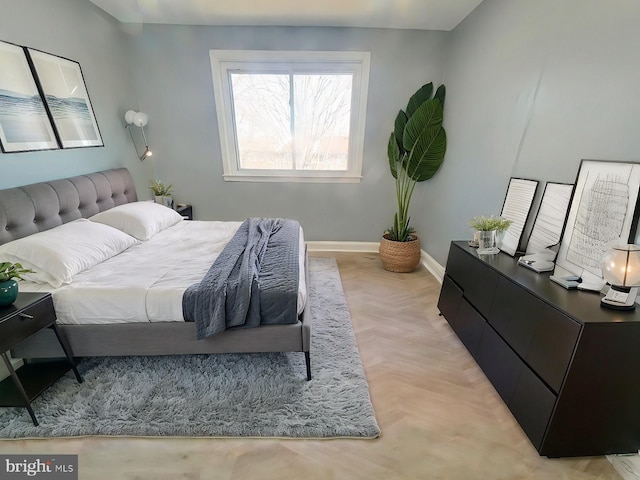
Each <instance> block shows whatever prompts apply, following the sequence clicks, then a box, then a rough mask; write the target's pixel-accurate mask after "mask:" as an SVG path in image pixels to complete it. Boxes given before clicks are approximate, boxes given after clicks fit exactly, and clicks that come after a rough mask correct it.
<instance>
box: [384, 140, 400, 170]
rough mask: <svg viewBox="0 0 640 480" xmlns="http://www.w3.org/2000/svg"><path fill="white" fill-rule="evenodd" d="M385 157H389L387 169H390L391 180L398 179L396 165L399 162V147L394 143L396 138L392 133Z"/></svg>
mask: <svg viewBox="0 0 640 480" xmlns="http://www.w3.org/2000/svg"><path fill="white" fill-rule="evenodd" d="M387 155H388V156H389V168H390V169H391V175H393V178H398V171H397V167H396V166H397V165H398V161H399V160H400V147H399V146H398V142H396V137H395V135H394V134H393V133H392V134H391V136H390V137H389V145H388V147H387Z"/></svg>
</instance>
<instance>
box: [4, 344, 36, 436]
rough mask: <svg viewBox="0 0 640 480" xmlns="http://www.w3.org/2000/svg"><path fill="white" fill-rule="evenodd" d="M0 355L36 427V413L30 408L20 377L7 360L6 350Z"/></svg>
mask: <svg viewBox="0 0 640 480" xmlns="http://www.w3.org/2000/svg"><path fill="white" fill-rule="evenodd" d="M0 355H2V360H3V361H4V366H5V367H7V370H9V375H11V379H12V380H13V383H14V385H15V386H16V388H17V389H18V392H20V395H21V396H22V398H23V399H24V403H25V407H27V411H28V412H29V415H30V416H31V420H33V424H34V425H35V426H36V427H37V426H38V419H37V418H36V414H35V412H34V411H33V408H31V402H30V401H29V396H28V395H27V392H25V391H24V387H23V386H22V382H21V381H20V378H18V374H17V373H16V371H15V370H14V369H13V365H11V361H10V360H9V357H7V354H6V352H2V353H1V354H0Z"/></svg>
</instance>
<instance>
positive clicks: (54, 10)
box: [0, 0, 640, 265]
mask: <svg viewBox="0 0 640 480" xmlns="http://www.w3.org/2000/svg"><path fill="white" fill-rule="evenodd" d="M639 24H640V4H638V3H637V2H636V1H634V0H617V1H616V2H614V3H611V2H604V1H602V0H563V1H562V2H557V1H555V0H537V1H535V2H534V1H531V0H484V2H483V3H482V4H481V5H480V6H479V7H478V8H477V9H476V10H475V11H474V12H473V13H472V14H471V15H470V16H469V17H468V18H467V19H466V20H465V21H464V22H463V23H462V24H460V25H459V26H458V27H457V28H456V29H455V30H454V31H453V32H449V33H444V32H420V31H401V30H375V29H343V28H336V29H330V28H285V27H282V28H278V27H264V28H260V27H244V28H238V27H186V26H185V27H183V26H165V25H152V26H144V27H143V26H139V25H138V26H134V27H127V28H124V27H122V26H120V25H119V24H118V23H117V22H116V21H115V20H113V19H112V18H111V17H109V16H108V15H106V14H104V13H102V12H101V11H100V10H99V9H97V8H96V7H94V6H93V5H92V4H91V3H90V2H88V1H87V0H56V1H55V2H52V1H45V0H3V8H2V15H1V16H0V39H2V40H6V41H10V42H14V43H18V44H22V45H27V46H31V47H34V48H38V49H41V50H44V51H47V52H51V53H54V54H57V55H61V56H65V57H68V58H71V59H73V60H76V61H78V62H80V64H81V66H82V69H83V73H84V76H85V79H86V83H87V88H88V90H89V94H90V96H91V100H92V102H93V106H94V110H95V113H96V116H97V119H98V122H99V125H100V129H101V132H102V136H103V138H104V141H105V147H104V148H86V149H75V150H60V151H53V152H39V153H19V154H0V168H1V171H2V174H1V175H0V188H1V187H7V186H13V185H18V184H23V183H29V182H35V181H39V180H43V179H49V178H56V177H65V176H69V175H74V174H78V173H85V172H90V171H95V170H100V169H104V168H111V167H116V166H126V167H128V168H129V169H131V171H132V173H133V174H134V178H135V179H136V184H137V187H138V191H139V193H140V195H141V197H143V198H144V197H145V196H146V195H149V192H148V190H147V189H146V187H147V185H148V183H149V181H150V180H151V179H152V178H154V177H158V178H161V179H162V180H164V181H167V182H170V183H173V184H174V185H175V196H176V199H177V200H178V201H180V202H185V203H187V202H189V203H192V204H193V205H194V208H195V212H196V218H200V219H223V220H227V219H240V218H244V217H246V216H253V215H260V216H261V215H269V216H286V217H292V218H297V219H299V220H300V221H301V222H302V223H303V225H304V227H305V229H306V231H307V237H308V239H310V240H357V241H376V240H377V239H378V238H379V236H380V234H381V232H382V230H384V228H385V227H387V226H389V224H390V223H391V219H392V216H393V212H394V208H395V205H394V185H393V181H392V180H391V176H390V174H389V172H388V166H387V159H386V141H387V138H388V133H389V132H390V129H391V126H392V122H393V118H395V114H396V112H397V110H398V109H399V108H404V106H405V104H406V101H407V99H408V96H409V95H410V94H411V93H413V91H414V90H415V89H416V88H417V87H419V86H420V85H421V84H423V83H425V82H428V81H433V82H434V83H436V84H438V83H440V82H441V81H444V83H445V84H446V86H447V91H448V94H447V103H446V107H445V126H446V128H447V133H448V140H449V147H448V151H447V156H446V158H445V162H444V164H443V167H442V168H441V170H440V171H439V172H438V173H437V174H436V176H435V177H434V178H432V179H431V180H428V181H427V182H425V183H423V184H420V185H418V187H417V188H416V192H415V194H414V200H413V204H412V211H411V214H412V223H413V224H414V225H415V227H416V228H417V230H418V232H419V233H420V236H421V240H422V242H423V248H424V249H425V250H426V251H427V252H428V253H429V254H431V255H432V256H433V257H434V258H435V259H436V260H437V261H438V262H439V263H441V264H443V265H444V263H445V262H446V256H447V251H448V246H449V241H450V240H451V239H465V238H469V237H470V235H471V231H470V229H469V228H468V226H467V222H468V220H469V219H470V218H471V217H473V216H474V215H478V214H492V213H495V214H497V213H499V211H500V208H501V205H502V202H503V199H504V195H505V191H506V187H507V184H508V181H509V177H511V176H518V177H526V178H535V179H539V180H541V181H547V180H549V181H562V182H573V181H574V180H575V176H576V174H577V170H578V165H579V162H580V159H582V158H595V159H611V160H632V161H635V160H638V159H639V158H640V153H639V152H640V136H639V135H638V134H637V128H638V119H639V118H640V96H639V95H638V94H637V88H636V85H638V84H640V61H639V60H640V58H639V57H640V52H639V51H638V49H637V48H636V47H637V45H639V44H640V30H639V29H637V25H639ZM124 30H126V31H127V32H128V33H123V31H124ZM211 48H226V49H231V48H238V49H244V48H246V49H251V48H260V49H322V50H333V49H336V50H339V49H345V50H367V51H371V53H372V57H371V77H370V87H369V104H368V110H367V130H366V139H365V151H364V165H363V176H364V178H363V181H362V182H361V183H360V184H345V185H333V184H278V183H235V182H224V181H223V180H222V166H221V163H220V155H221V153H220V145H219V139H218V132H217V122H216V115H215V105H214V98H213V88H212V84H211V74H210V65H209V57H208V51H209V49H211ZM129 108H140V109H142V110H144V111H146V112H147V113H148V114H149V118H150V120H149V126H148V128H147V133H148V134H149V135H148V136H149V140H150V143H151V145H152V147H153V149H154V157H153V160H152V161H149V160H147V161H145V162H144V163H142V162H140V161H139V160H138V159H137V156H136V153H135V151H134V148H133V145H132V142H131V139H130V137H129V135H128V133H127V131H126V130H124V128H123V126H124V122H123V120H122V115H123V113H124V111H126V110H127V109H129ZM149 198H150V197H149Z"/></svg>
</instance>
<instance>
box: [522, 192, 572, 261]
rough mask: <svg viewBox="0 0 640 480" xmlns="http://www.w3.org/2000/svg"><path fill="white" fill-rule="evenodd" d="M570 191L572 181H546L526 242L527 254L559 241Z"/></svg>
mask: <svg viewBox="0 0 640 480" xmlns="http://www.w3.org/2000/svg"><path fill="white" fill-rule="evenodd" d="M572 193H573V184H572V183H556V182H547V183H546V185H545V186H544V192H543V193H542V200H541V201H540V207H539V208H538V213H537V215H536V218H535V220H534V221H533V228H532V229H531V235H530V236H529V242H527V254H532V253H540V252H542V251H543V250H544V249H546V248H548V247H551V246H553V245H557V244H558V243H560V239H561V237H562V229H563V227H564V221H565V220H566V219H567V213H568V211H569V202H570V201H571V194H572Z"/></svg>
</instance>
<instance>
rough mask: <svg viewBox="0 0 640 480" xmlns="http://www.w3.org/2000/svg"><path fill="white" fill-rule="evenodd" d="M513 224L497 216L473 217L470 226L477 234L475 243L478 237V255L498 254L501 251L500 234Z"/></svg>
mask: <svg viewBox="0 0 640 480" xmlns="http://www.w3.org/2000/svg"><path fill="white" fill-rule="evenodd" d="M511 223H512V222H511V220H507V219H506V218H502V217H500V216H495V215H491V216H489V217H487V216H484V215H480V216H477V217H473V218H472V219H471V220H470V221H469V226H470V227H471V228H473V229H474V230H476V232H477V235H474V241H475V239H476V236H477V241H478V253H479V254H481V255H484V254H494V253H498V252H499V251H500V249H499V248H498V245H497V243H498V234H499V233H501V232H504V231H505V230H506V229H507V228H509V225H511Z"/></svg>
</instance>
